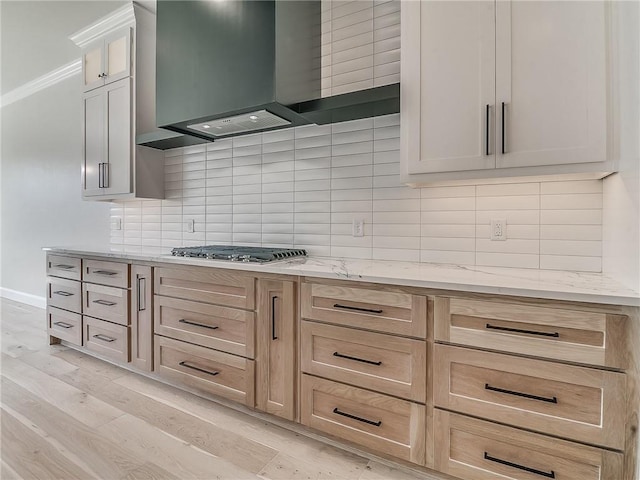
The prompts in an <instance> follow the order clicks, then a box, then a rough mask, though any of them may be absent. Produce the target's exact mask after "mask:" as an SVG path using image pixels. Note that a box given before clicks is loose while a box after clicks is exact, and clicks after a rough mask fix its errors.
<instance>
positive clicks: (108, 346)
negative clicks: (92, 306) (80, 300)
mask: <svg viewBox="0 0 640 480" xmlns="http://www.w3.org/2000/svg"><path fill="white" fill-rule="evenodd" d="M82 322H83V326H84V346H85V347H86V348H87V349H88V350H91V351H94V352H96V353H98V354H100V355H103V356H105V357H107V358H110V359H112V360H115V361H117V362H123V363H126V362H128V361H129V360H130V358H131V357H130V351H129V327H126V326H124V325H118V324H116V323H112V322H107V321H104V320H100V319H98V318H92V317H87V316H83V317H82Z"/></svg>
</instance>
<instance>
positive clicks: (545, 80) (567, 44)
mask: <svg viewBox="0 0 640 480" xmlns="http://www.w3.org/2000/svg"><path fill="white" fill-rule="evenodd" d="M607 19H608V7H607V5H605V2H600V1H589V2H586V1H584V2H583V1H581V2H562V1H552V2H547V1H545V2H536V1H515V2H510V1H505V0H499V1H498V2H497V5H496V104H497V105H498V108H497V112H496V113H497V116H496V118H497V128H496V145H497V146H498V149H497V150H498V155H497V161H496V166H497V167H498V168H508V167H529V166H542V165H562V164H574V163H588V162H602V161H605V160H607V96H608V90H607V58H606V56H607V55H606V45H607V39H606V32H607ZM503 103H504V119H503V116H502V111H503V108H502V104H503ZM503 125H504V127H503ZM503 132H504V135H503ZM503 140H504V152H505V153H504V154H503V153H502V152H503Z"/></svg>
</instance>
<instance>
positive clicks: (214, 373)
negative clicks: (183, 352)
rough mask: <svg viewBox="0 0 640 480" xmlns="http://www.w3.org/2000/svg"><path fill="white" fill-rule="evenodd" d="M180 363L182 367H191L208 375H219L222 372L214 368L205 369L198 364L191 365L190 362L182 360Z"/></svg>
mask: <svg viewBox="0 0 640 480" xmlns="http://www.w3.org/2000/svg"><path fill="white" fill-rule="evenodd" d="M178 365H180V366H181V367H187V368H190V369H191V370H196V371H198V372H202V373H206V374H208V375H218V374H219V373H220V371H219V370H213V371H211V370H205V369H204V368H200V367H197V366H196V365H191V364H190V363H188V362H180V363H179V364H178Z"/></svg>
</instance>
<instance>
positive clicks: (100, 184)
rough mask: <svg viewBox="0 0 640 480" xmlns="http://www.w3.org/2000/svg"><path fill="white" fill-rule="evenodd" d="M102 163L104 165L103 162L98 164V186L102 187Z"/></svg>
mask: <svg viewBox="0 0 640 480" xmlns="http://www.w3.org/2000/svg"><path fill="white" fill-rule="evenodd" d="M102 165H104V163H99V164H98V188H104V183H103V177H104V175H103V174H104V171H103V170H102Z"/></svg>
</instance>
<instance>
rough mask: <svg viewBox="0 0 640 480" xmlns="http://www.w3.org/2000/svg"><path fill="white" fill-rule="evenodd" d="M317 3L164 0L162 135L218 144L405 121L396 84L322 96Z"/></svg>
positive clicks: (160, 20)
mask: <svg viewBox="0 0 640 480" xmlns="http://www.w3.org/2000/svg"><path fill="white" fill-rule="evenodd" d="M320 3H321V2H320V1H313V0H296V1H288V0H275V1H274V0H204V1H203V0H192V1H186V2H185V1H164V0H159V1H158V3H157V20H156V22H157V23H156V27H157V28H156V121H157V125H158V127H161V128H163V129H167V130H171V131H172V132H176V133H178V134H186V135H189V136H191V137H198V138H200V139H204V140H209V141H213V140H215V139H219V138H227V137H231V136H234V135H240V134H245V133H249V132H254V131H266V130H273V129H277V128H286V127H295V126H299V125H305V124H309V123H318V124H326V123H334V122H339V121H346V120H355V119H358V118H366V117H372V116H378V115H385V114H389V113H397V112H399V111H400V101H399V100H400V98H399V97H400V85H399V84H398V83H396V84H391V85H385V86H382V87H376V88H371V89H367V90H361V91H357V92H352V93H346V94H342V95H336V96H332V97H324V98H322V97H321V95H320V92H321V46H320V40H321V31H320V29H321V13H320V8H321V4H320ZM169 136H173V138H177V136H176V134H175V133H172V134H169ZM181 141H183V142H184V139H183V140H181ZM154 143H155V145H154ZM174 143H175V142H174ZM146 145H148V146H152V147H153V146H155V147H156V148H171V145H173V143H172V142H171V141H168V142H167V141H162V140H160V139H158V141H156V142H154V141H153V140H150V141H149V142H148V143H146ZM175 146H178V145H177V144H176V145H175Z"/></svg>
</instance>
